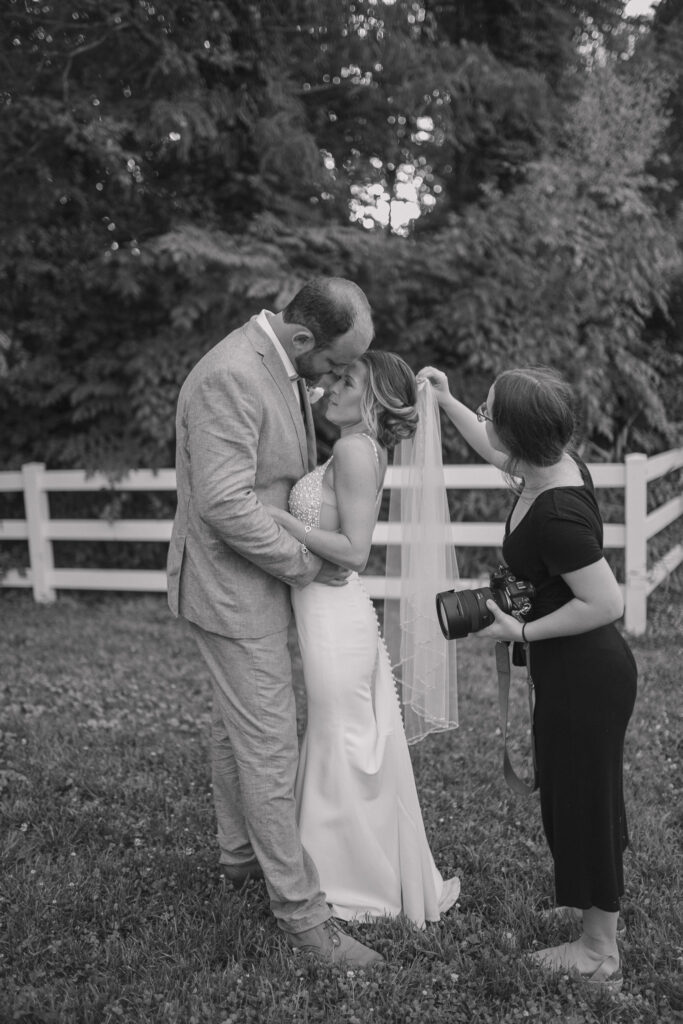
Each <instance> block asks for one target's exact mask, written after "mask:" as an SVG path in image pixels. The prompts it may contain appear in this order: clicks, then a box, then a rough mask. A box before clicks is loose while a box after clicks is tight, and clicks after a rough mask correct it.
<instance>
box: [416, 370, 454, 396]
mask: <svg viewBox="0 0 683 1024" xmlns="http://www.w3.org/2000/svg"><path fill="white" fill-rule="evenodd" d="M416 380H417V382H418V383H419V382H420V381H421V380H428V381H429V383H430V384H431V385H432V387H433V388H434V394H435V395H436V400H437V402H438V403H439V405H440V404H441V402H442V401H443V400H444V398H447V397H448V396H449V395H450V393H451V392H450V388H449V386H448V377H447V376H446V374H445V373H444V372H443V370H437V369H436V367H435V366H423V367H422V369H421V370H420V371H419V373H417V374H416Z"/></svg>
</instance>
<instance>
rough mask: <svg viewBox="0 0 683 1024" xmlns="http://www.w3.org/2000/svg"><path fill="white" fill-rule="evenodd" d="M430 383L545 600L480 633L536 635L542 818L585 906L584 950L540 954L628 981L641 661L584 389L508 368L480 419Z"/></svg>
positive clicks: (561, 900) (550, 963) (427, 374)
mask: <svg viewBox="0 0 683 1024" xmlns="http://www.w3.org/2000/svg"><path fill="white" fill-rule="evenodd" d="M420 377H424V378H427V379H428V380H430V381H431V383H432V385H433V387H434V389H435V392H436V395H437V399H438V402H439V405H440V407H441V409H442V410H443V412H444V413H445V414H446V415H447V416H448V418H449V419H450V420H451V422H452V423H453V424H454V426H455V427H456V428H457V429H458V430H459V431H460V433H461V434H462V436H463V437H464V438H465V440H466V441H467V442H468V444H470V445H471V446H472V448H474V449H475V450H476V451H477V452H478V453H479V454H480V455H481V456H482V457H483V458H484V459H485V460H486V461H487V462H489V463H491V465H493V466H496V467H497V468H499V469H501V470H503V471H504V472H505V473H506V474H507V476H508V477H509V478H510V479H511V481H512V485H513V489H514V490H515V492H516V494H517V497H516V501H515V503H514V505H513V507H512V510H511V512H510V514H509V516H508V520H507V523H506V527H505V538H504V541H503V557H504V560H505V562H506V564H507V566H508V567H509V568H510V570H511V572H512V573H513V574H514V575H515V576H517V577H518V578H519V579H524V580H527V581H529V582H530V583H531V584H532V585H533V587H534V589H535V592H536V597H535V600H534V602H533V605H532V608H531V611H530V612H529V614H528V617H527V620H526V621H525V622H523V623H522V622H520V621H519V620H518V619H517V618H515V617H513V616H512V615H508V614H506V613H505V612H503V611H502V610H501V608H500V607H499V606H498V604H497V603H496V602H495V601H493V600H488V601H487V602H486V607H487V608H488V610H489V611H490V612H491V614H492V616H493V618H494V621H493V623H492V624H491V625H489V626H487V627H486V628H484V629H481V630H480V631H479V632H477V633H475V634H473V635H475V636H477V637H481V638H483V639H493V640H505V641H523V642H525V643H527V644H528V647H527V652H528V658H529V665H530V673H531V676H532V678H533V682H534V687H535V694H536V705H535V711H534V743H535V751H536V763H537V769H538V781H539V788H540V798H541V814H542V818H543V827H544V830H545V835H546V838H547V840H548V845H549V846H550V850H551V853H552V856H553V862H554V869H555V895H556V899H557V902H558V904H559V905H560V906H566V907H571V908H576V914H577V915H578V916H580V917H581V918H582V933H581V936H580V938H579V939H578V940H576V941H575V942H570V943H564V944H563V945H561V946H555V947H551V948H548V949H543V950H540V951H539V952H537V953H534V954H532V955H533V957H534V959H535V960H536V961H537V962H539V963H540V964H541V965H542V966H544V967H546V968H549V969H551V970H570V969H574V970H576V971H578V972H579V974H580V975H581V976H582V977H584V978H585V980H586V981H589V982H591V983H593V984H597V985H601V986H604V987H607V988H610V989H612V990H618V989H619V988H620V987H621V983H622V979H621V972H620V964H619V950H618V947H617V941H616V934H617V922H618V916H619V898H620V897H621V896H622V895H623V890H624V886H623V864H622V854H623V851H624V849H625V848H626V846H627V844H628V834H627V827H626V814H625V809H624V800H623V785H622V772H623V744H624V734H625V732H626V727H627V724H628V721H629V718H630V716H631V712H632V710H633V705H634V701H635V695H636V676H637V672H636V665H635V661H634V659H633V656H632V654H631V651H630V650H629V648H628V646H627V644H626V642H625V641H624V639H623V638H622V636H621V634H620V633H619V631H618V630H617V628H616V627H615V626H614V622H615V621H616V620H617V619H618V618H620V616H621V615H622V612H623V602H622V597H621V591H620V589H619V585H618V584H617V581H616V580H615V578H614V575H613V574H612V571H611V569H610V567H609V565H608V564H607V562H606V561H605V558H604V556H603V551H602V533H603V529H602V520H601V517H600V512H599V510H598V505H597V502H596V499H595V492H594V489H593V483H592V481H591V478H590V474H589V473H588V470H587V468H586V466H585V465H584V464H583V462H582V461H581V460H580V459H578V458H577V457H576V455H574V454H572V453H571V449H570V445H571V441H572V436H573V433H574V423H575V421H574V413H573V394H572V391H571V388H570V387H569V385H568V384H566V383H565V382H564V381H563V380H562V378H561V377H560V376H559V375H558V374H557V373H555V372H554V371H552V370H550V369H547V368H543V367H534V368H528V369H515V370H508V371H506V372H504V373H501V374H500V375H499V376H498V377H497V378H496V380H495V382H494V383H493V385H492V386H491V388H490V390H489V393H488V396H487V399H486V401H485V402H484V403H483V404H482V405H481V406H479V408H478V409H477V411H476V412H472V411H471V410H470V409H468V408H467V407H466V406H464V405H463V404H462V403H461V402H459V401H457V399H455V398H454V397H453V396H452V395H451V393H450V391H449V387H448V380H447V378H446V375H445V374H444V373H442V372H441V371H439V370H436V369H434V368H433V367H429V366H428V367H425V368H424V369H423V370H421V371H420V373H419V374H418V379H419V378H420Z"/></svg>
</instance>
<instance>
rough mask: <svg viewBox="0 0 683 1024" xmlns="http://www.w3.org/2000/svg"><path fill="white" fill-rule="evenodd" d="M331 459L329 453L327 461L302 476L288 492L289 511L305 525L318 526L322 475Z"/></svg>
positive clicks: (321, 501)
mask: <svg viewBox="0 0 683 1024" xmlns="http://www.w3.org/2000/svg"><path fill="white" fill-rule="evenodd" d="M331 461H332V456H331V455H330V457H329V459H328V460H327V462H323V463H322V465H320V466H316V467H315V469H313V470H311V472H310V473H307V474H306V476H302V477H301V479H300V480H297V482H296V483H295V484H294V486H293V487H292V489H291V491H290V492H289V511H290V512H291V513H292V515H293V516H296V518H297V519H299V520H300V521H301V522H302V523H305V524H306V526H313V527H315V528H317V527H319V526H320V509H321V507H322V503H323V477H324V476H325V470H326V469H327V467H328V466H329V464H330V462H331Z"/></svg>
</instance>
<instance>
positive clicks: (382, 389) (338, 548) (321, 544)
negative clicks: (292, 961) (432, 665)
mask: <svg viewBox="0 0 683 1024" xmlns="http://www.w3.org/2000/svg"><path fill="white" fill-rule="evenodd" d="M427 387H429V386H428V385H426V386H425V388H427ZM328 395H329V400H328V405H327V410H326V413H325V415H326V418H327V419H328V420H329V421H330V422H331V423H333V424H335V426H336V427H338V428H339V431H340V437H339V440H338V441H337V442H336V443H335V445H334V448H333V452H332V455H331V457H330V458H329V459H328V460H327V462H325V463H324V464H323V465H321V466H318V467H317V468H316V469H314V470H313V471H312V472H311V473H308V474H307V475H306V476H304V477H303V478H302V479H301V480H299V481H298V483H297V484H295V486H294V488H293V489H292V492H291V495H290V502H289V507H290V510H291V511H290V512H285V511H283V510H281V509H277V508H273V507H269V509H268V511H269V512H270V514H271V515H272V516H273V518H274V519H275V520H276V521H277V522H278V523H279V524H280V525H281V526H282V527H284V528H285V529H286V530H287V531H288V532H290V533H291V534H292V535H293V536H294V537H295V538H296V539H297V540H298V541H299V542H300V543H301V544H303V545H305V546H306V547H307V548H308V549H309V550H310V551H312V552H313V553H314V554H316V555H319V556H320V557H321V558H324V559H326V560H327V561H330V562H334V563H336V564H338V565H341V566H344V567H346V568H348V569H349V570H351V572H350V575H349V577H348V579H347V581H346V583H345V584H344V585H342V586H337V587H332V586H326V585H324V584H319V583H315V582H313V583H311V584H309V585H308V586H307V587H304V588H303V589H294V590H293V591H292V603H293V606H294V614H295V618H296V627H297V633H298V638H299V645H300V648H301V655H302V659H303V669H304V680H305V686H306V694H307V700H308V724H307V729H306V733H305V736H304V739H303V744H302V747H301V753H300V760H299V769H298V774H297V780H296V790H295V792H296V801H297V811H298V821H299V828H300V831H301V838H302V842H303V845H304V847H305V848H306V849H307V851H308V853H309V854H310V855H311V857H312V858H313V860H314V862H315V864H316V866H317V868H318V872H319V874H320V883H321V888H322V890H323V891H324V892H325V893H326V895H327V900H328V903H330V904H331V905H332V912H333V915H334V916H335V917H337V918H341V919H342V920H345V921H349V920H353V919H360V920H363V919H369V918H373V917H379V916H384V915H387V916H392V917H393V916H397V915H399V914H401V913H403V914H404V915H405V916H406V917H407V918H408V919H409V920H410V921H412V922H413V923H414V924H415V925H416V926H418V927H423V926H424V924H425V921H437V920H439V917H440V915H441V914H442V913H443V912H444V911H446V910H448V909H449V907H451V906H453V904H454V903H455V901H456V900H457V898H458V896H459V893H460V880H459V879H458V878H457V877H456V878H452V879H449V880H448V881H444V879H443V878H442V876H441V874H440V873H439V871H438V870H437V868H436V865H435V863H434V859H433V857H432V854H431V851H430V849H429V844H428V842H427V837H426V834H425V829H424V824H423V821H422V814H421V811H420V806H419V802H418V797H417V791H416V788H415V780H414V777H413V770H412V764H411V760H410V753H409V749H408V742H407V739H406V733H405V730H404V725H403V720H402V716H401V707H400V704H399V699H398V695H397V688H396V682H395V679H394V676H393V674H392V670H391V666H390V661H389V656H388V654H387V650H386V647H385V644H384V641H383V639H382V637H381V634H380V632H379V628H378V623H377V618H376V614H375V611H374V607H373V605H372V602H371V600H370V598H369V596H368V595H367V592H366V591H365V589H364V587H363V583H362V581H361V579H360V577H359V575H358V573H359V572H360V571H362V570H363V569H364V568H365V564H366V562H367V560H368V555H369V553H370V547H371V543H372V535H373V530H374V527H375V524H376V522H377V517H378V514H379V509H380V503H381V497H382V486H383V481H384V474H385V472H386V468H387V461H388V453H389V451H390V450H392V449H393V448H394V447H395V446H396V445H397V444H398V443H399V442H401V441H404V442H405V440H406V439H410V438H413V435H415V433H416V430H417V428H418V422H419V418H418V411H417V403H418V393H417V384H416V381H415V377H414V375H413V373H412V371H411V370H410V368H409V367H408V366H407V364H406V363H405V362H404V361H403V360H402V359H400V358H399V357H398V356H396V355H394V354H392V353H387V352H381V351H372V352H366V353H365V355H364V356H362V357H361V358H360V359H359V360H358V361H357V362H355V363H352V364H351V365H350V366H349V367H347V369H346V371H345V372H344V374H343V376H342V377H341V378H340V379H339V380H338V381H337V383H336V384H335V385H334V386H333V387H332V388H331V389H330V390H329V391H328ZM436 415H437V418H438V412H437V414H436ZM437 421H438V419H437ZM409 445H414V441H413V442H409ZM402 447H404V445H402ZM438 447H439V458H440V441H439V445H438ZM395 461H396V460H395ZM444 500H445V498H444ZM438 582H439V581H435V580H433V579H432V580H428V581H427V586H428V592H429V600H430V602H431V617H432V618H434V619H435V615H434V611H433V601H434V597H433V595H434V593H435V592H436V590H437V589H438ZM445 582H446V583H447V584H448V585H452V580H449V581H445ZM435 632H436V633H438V632H439V631H438V629H436V630H435ZM403 653H404V654H405V651H404V652H403ZM406 661H407V662H410V663H411V664H412V666H413V668H414V667H415V665H418V666H419V665H420V664H424V658H423V657H422V658H421V657H420V656H419V652H418V656H417V657H416V655H415V652H414V651H413V652H412V654H411V655H409V656H407V658H406ZM410 667H411V666H410V665H408V667H407V669H406V678H405V679H404V680H403V683H404V689H405V688H406V687H407V677H408V676H409V675H411V671H410ZM413 674H414V673H413ZM429 674H430V673H429V672H427V673H425V678H424V679H418V680H414V679H413V680H412V686H411V694H412V698H411V706H410V707H407V708H406V713H407V714H408V715H409V716H411V721H412V720H413V719H414V717H415V714H416V711H417V713H418V714H419V713H420V711H421V712H422V713H424V712H425V707H427V709H428V711H427V714H428V718H429V721H428V722H427V726H426V731H431V730H432V729H437V728H452V727H453V726H454V725H456V724H457V722H455V721H454V720H453V718H454V712H453V702H452V697H451V707H450V710H449V708H448V700H447V697H448V692H447V691H448V687H449V684H448V681H447V680H445V679H444V678H443V677H444V668H443V660H442V661H440V662H439V670H438V673H437V674H439V675H440V677H441V678H440V680H439V683H438V686H437V687H436V691H437V692H436V693H434V692H432V693H430V694H429V695H427V696H426V697H425V695H424V693H422V694H420V693H416V692H414V691H415V690H420V689H421V690H424V689H425V687H431V688H432V690H433V689H434V687H433V680H432V681H428V680H427V679H426V676H427V675H429ZM418 675H421V673H420V672H419V670H418ZM431 675H432V676H433V675H434V672H433V671H432V672H431ZM413 698H414V699H413ZM434 705H436V706H438V708H439V709H440V710H439V712H438V713H437V715H436V717H435V715H434V713H433V710H429V707H432V708H433V706H434ZM444 705H445V712H444ZM406 720H408V719H406Z"/></svg>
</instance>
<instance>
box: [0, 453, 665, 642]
mask: <svg viewBox="0 0 683 1024" xmlns="http://www.w3.org/2000/svg"><path fill="white" fill-rule="evenodd" d="M681 467H683V448H678V449H675V450H673V451H669V452H664V453H663V454H661V455H655V456H653V457H651V458H648V457H647V456H646V455H640V454H634V455H627V456H626V459H625V461H624V462H623V463H596V464H592V465H591V466H590V467H589V468H590V471H591V474H592V476H593V480H594V482H595V485H596V487H598V488H607V487H609V488H617V489H621V488H623V489H624V491H625V501H624V509H625V515H624V523H623V524H622V523H610V524H606V525H605V547H608V548H623V549H624V550H625V574H624V575H625V579H624V582H623V584H622V589H623V592H624V599H625V605H626V612H625V626H626V629H627V630H628V631H629V632H630V633H633V634H636V635H638V634H641V633H643V632H644V631H645V628H646V625H647V598H648V596H649V594H651V593H652V591H653V590H654V589H655V587H657V586H658V585H659V584H660V583H661V582H662V580H664V579H666V577H667V576H668V575H669V574H670V573H672V572H673V571H674V569H676V567H677V566H678V565H679V564H680V563H681V561H683V544H675V545H674V546H673V547H672V548H671V549H670V550H669V551H668V552H667V553H666V554H665V555H664V556H663V557H662V558H660V559H659V560H658V561H657V562H656V564H654V565H652V566H651V567H650V568H649V569H648V564H647V563H648V557H647V542H648V540H649V539H650V538H651V537H654V536H655V534H657V533H659V532H660V531H661V530H663V529H664V528H665V527H666V526H668V525H669V524H670V523H672V522H674V520H676V519H677V518H678V517H679V516H680V515H681V514H683V494H679V495H678V496H677V497H675V498H672V499H671V500H670V501H667V502H665V503H664V504H663V505H661V506H660V507H659V508H657V509H655V510H654V511H652V512H650V513H649V514H648V512H647V485H648V483H650V482H651V481H653V480H657V479H658V478H660V477H662V476H664V475H666V474H667V473H671V472H673V471H675V470H677V469H680V468H681ZM445 476H446V486H447V487H448V488H449V489H457V490H477V489H500V488H503V487H504V486H505V484H504V482H503V479H502V476H501V474H500V473H499V471H498V470H496V469H493V468H492V467H490V466H470V465H467V466H447V467H446V468H445ZM175 485H176V479H175V471H174V470H172V469H162V470H158V471H156V472H154V471H151V470H146V469H139V470H135V471H134V472H131V473H130V474H129V475H128V476H126V477H125V478H124V479H122V480H121V481H119V482H118V483H116V484H115V485H113V487H112V485H111V484H110V483H109V481H108V480H107V478H106V477H104V476H102V475H99V474H96V475H93V476H87V475H86V473H85V472H84V471H83V470H48V469H46V468H45V466H44V465H43V463H40V462H32V463H28V464H27V465H24V466H22V468H21V470H20V471H18V472H13V473H0V492H2V491H5V492H15V493H18V492H23V496H24V509H25V518H24V519H4V520H0V543H2V542H3V541H27V542H28V554H29V566H30V567H29V568H27V569H26V570H25V572H21V571H18V570H12V571H10V572H8V573H6V574H5V576H4V577H2V578H0V586H3V587H31V588H32V589H33V596H34V599H35V600H36V601H39V602H50V601H54V600H55V597H56V591H57V590H111V591H120V590H127V591H133V590H135V591H165V590H166V574H165V572H164V571H163V570H148V569H145V570H140V569H56V568H55V566H54V560H53V551H52V545H53V542H54V541H95V540H96V541H103V540H106V541H162V542H168V540H169V539H170V536H171V525H172V524H171V521H170V520H150V519H120V520H116V521H113V522H112V521H109V520H106V519H51V518H50V505H49V494H50V492H65V491H100V490H106V491H111V490H112V489H113V490H116V491H174V490H175ZM401 485H402V479H401V475H400V470H396V469H393V468H390V469H389V471H388V472H387V477H386V482H385V488H392V487H400V486H401ZM398 530H399V527H398V524H391V525H390V524H389V523H385V522H379V523H378V524H377V527H376V529H375V533H374V536H373V543H374V544H378V545H386V544H391V543H397V542H398V540H399V533H398ZM452 538H453V543H454V544H455V545H456V547H491V548H498V547H500V545H501V543H502V539H503V524H502V523H463V522H456V523H453V525H452ZM492 562H493V558H492ZM482 582H483V581H482V580H461V581H460V582H459V584H458V586H459V587H470V586H479V585H481V583H482ZM365 583H366V587H367V590H368V592H369V594H370V596H371V597H373V598H377V599H386V598H396V597H398V590H397V584H398V581H397V580H396V579H393V578H390V577H389V578H387V577H384V576H366V577H365Z"/></svg>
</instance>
